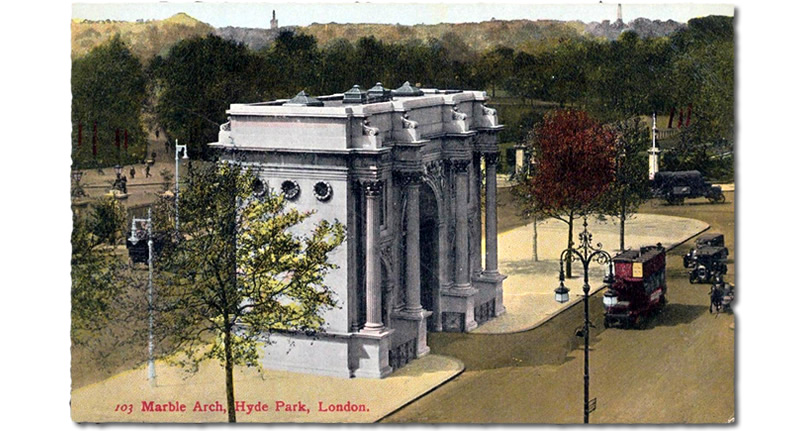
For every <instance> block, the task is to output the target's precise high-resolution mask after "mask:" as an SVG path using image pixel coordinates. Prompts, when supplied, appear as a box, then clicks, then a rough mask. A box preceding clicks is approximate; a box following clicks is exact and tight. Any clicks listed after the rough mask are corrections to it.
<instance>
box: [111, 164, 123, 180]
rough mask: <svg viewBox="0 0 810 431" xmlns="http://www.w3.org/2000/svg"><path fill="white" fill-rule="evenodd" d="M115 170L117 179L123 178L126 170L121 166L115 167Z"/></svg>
mask: <svg viewBox="0 0 810 431" xmlns="http://www.w3.org/2000/svg"><path fill="white" fill-rule="evenodd" d="M113 169H114V170H115V177H116V178H118V177H120V176H121V172H122V171H123V170H124V169H123V168H122V167H121V165H115V166H113Z"/></svg>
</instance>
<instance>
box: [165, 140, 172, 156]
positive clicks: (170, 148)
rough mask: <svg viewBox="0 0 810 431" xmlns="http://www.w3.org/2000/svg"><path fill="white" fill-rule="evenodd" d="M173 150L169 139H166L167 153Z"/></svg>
mask: <svg viewBox="0 0 810 431" xmlns="http://www.w3.org/2000/svg"><path fill="white" fill-rule="evenodd" d="M171 151H172V144H171V142H169V141H166V154H169V153H170V152H171Z"/></svg>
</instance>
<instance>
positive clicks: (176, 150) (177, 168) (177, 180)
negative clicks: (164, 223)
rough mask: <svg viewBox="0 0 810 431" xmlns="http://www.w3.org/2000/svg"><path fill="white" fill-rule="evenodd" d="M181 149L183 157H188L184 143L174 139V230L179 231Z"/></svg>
mask: <svg viewBox="0 0 810 431" xmlns="http://www.w3.org/2000/svg"><path fill="white" fill-rule="evenodd" d="M181 150H182V151H183V159H188V148H187V147H186V145H178V144H177V139H175V140H174V230H175V231H176V232H179V231H180V151H181Z"/></svg>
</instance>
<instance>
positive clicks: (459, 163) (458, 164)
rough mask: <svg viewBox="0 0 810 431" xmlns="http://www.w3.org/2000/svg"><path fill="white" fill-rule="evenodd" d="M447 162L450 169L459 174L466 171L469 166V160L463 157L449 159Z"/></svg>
mask: <svg viewBox="0 0 810 431" xmlns="http://www.w3.org/2000/svg"><path fill="white" fill-rule="evenodd" d="M448 163H449V164H450V169H452V170H453V172H456V173H461V174H463V173H466V172H467V170H468V169H469V167H470V161H469V160H466V159H463V160H450V162H448Z"/></svg>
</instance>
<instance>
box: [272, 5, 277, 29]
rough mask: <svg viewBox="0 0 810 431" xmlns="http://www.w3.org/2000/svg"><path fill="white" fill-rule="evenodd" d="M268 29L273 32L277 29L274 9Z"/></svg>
mask: <svg viewBox="0 0 810 431" xmlns="http://www.w3.org/2000/svg"><path fill="white" fill-rule="evenodd" d="M270 28H271V29H273V30H275V29H277V28H278V20H277V19H276V11H275V9H273V19H271V20H270Z"/></svg>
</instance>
